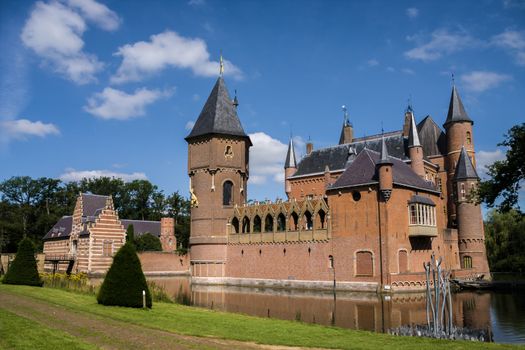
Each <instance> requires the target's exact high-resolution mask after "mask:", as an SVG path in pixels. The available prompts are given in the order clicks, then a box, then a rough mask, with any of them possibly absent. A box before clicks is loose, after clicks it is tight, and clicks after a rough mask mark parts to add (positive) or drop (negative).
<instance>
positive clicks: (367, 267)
mask: <svg viewBox="0 0 525 350" xmlns="http://www.w3.org/2000/svg"><path fill="white" fill-rule="evenodd" d="M355 257H356V269H355V273H356V275H358V276H373V275H374V260H373V257H372V253H371V252H357V253H356V255H355Z"/></svg>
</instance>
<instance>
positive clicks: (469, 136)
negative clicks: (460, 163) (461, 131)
mask: <svg viewBox="0 0 525 350" xmlns="http://www.w3.org/2000/svg"><path fill="white" fill-rule="evenodd" d="M471 143H472V135H471V134H470V131H467V145H470V144H471Z"/></svg>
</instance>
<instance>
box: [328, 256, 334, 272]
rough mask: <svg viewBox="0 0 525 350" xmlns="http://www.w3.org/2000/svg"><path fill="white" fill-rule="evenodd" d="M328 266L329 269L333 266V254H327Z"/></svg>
mask: <svg viewBox="0 0 525 350" xmlns="http://www.w3.org/2000/svg"><path fill="white" fill-rule="evenodd" d="M328 267H329V268H330V269H333V268H334V256H333V255H328Z"/></svg>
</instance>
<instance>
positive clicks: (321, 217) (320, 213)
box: [317, 209, 326, 229]
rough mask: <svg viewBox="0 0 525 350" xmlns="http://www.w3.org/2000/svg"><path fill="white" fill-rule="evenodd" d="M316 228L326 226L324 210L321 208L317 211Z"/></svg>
mask: <svg viewBox="0 0 525 350" xmlns="http://www.w3.org/2000/svg"><path fill="white" fill-rule="evenodd" d="M317 228H320V229H324V228H326V212H325V211H324V210H323V209H319V210H318V211H317Z"/></svg>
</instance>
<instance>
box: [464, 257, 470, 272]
mask: <svg viewBox="0 0 525 350" xmlns="http://www.w3.org/2000/svg"><path fill="white" fill-rule="evenodd" d="M463 268H464V269H471V268H472V257H470V256H468V255H465V256H464V257H463Z"/></svg>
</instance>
